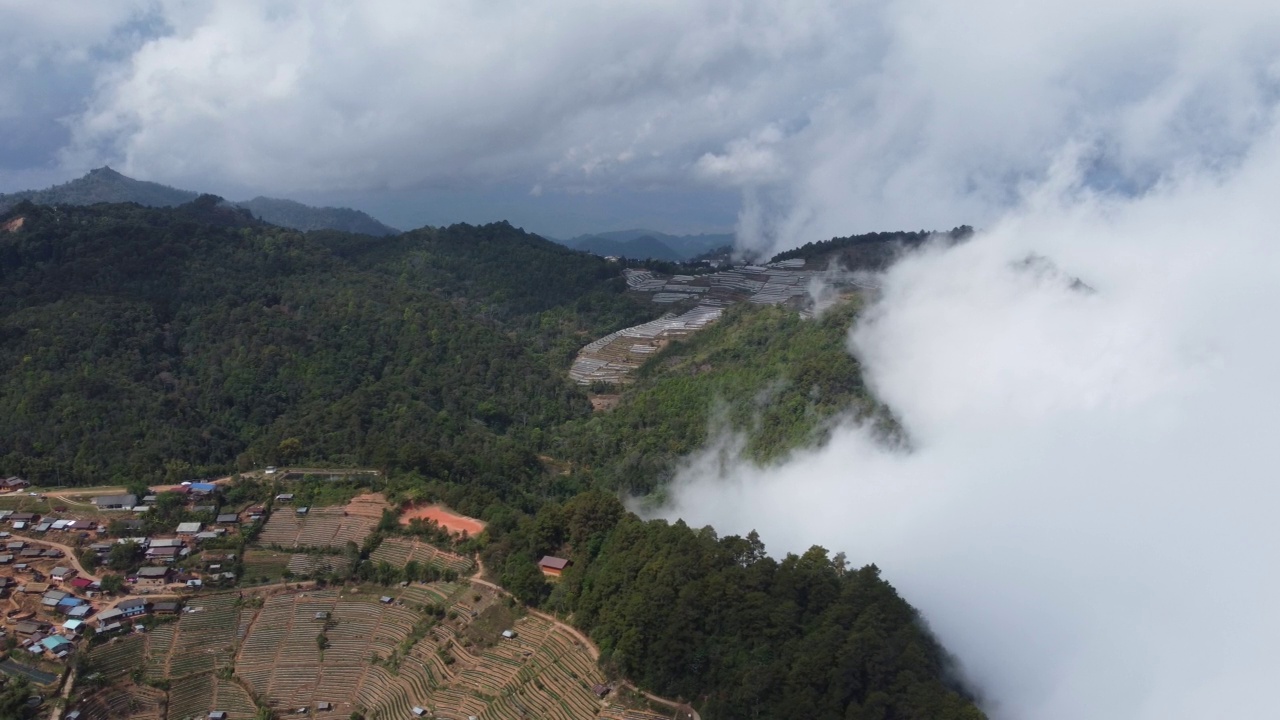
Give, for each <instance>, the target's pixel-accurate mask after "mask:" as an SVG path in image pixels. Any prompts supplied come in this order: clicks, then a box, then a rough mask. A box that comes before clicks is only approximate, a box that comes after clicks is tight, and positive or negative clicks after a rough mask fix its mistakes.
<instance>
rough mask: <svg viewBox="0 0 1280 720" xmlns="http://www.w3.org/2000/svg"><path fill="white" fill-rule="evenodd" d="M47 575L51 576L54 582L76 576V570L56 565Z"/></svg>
mask: <svg viewBox="0 0 1280 720" xmlns="http://www.w3.org/2000/svg"><path fill="white" fill-rule="evenodd" d="M49 575H50V576H51V577H52V578H53V581H54V582H58V583H60V582H63V581H66V580H70V579H72V578H74V577H75V576H76V571H75V568H69V567H56V568H54V569H53V572H51V573H49Z"/></svg>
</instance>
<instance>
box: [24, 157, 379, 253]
mask: <svg viewBox="0 0 1280 720" xmlns="http://www.w3.org/2000/svg"><path fill="white" fill-rule="evenodd" d="M198 195H199V193H195V192H192V191H190V190H180V189H178V188H174V187H169V186H168V185H161V184H160V183H154V182H149V181H146V180H134V179H133V178H131V177H128V176H126V175H122V174H120V173H118V172H116V171H115V170H112V169H111V168H109V167H101V168H96V169H94V170H90V171H89V172H88V173H86V174H85V176H84V177H81V178H76V179H75V180H72V181H70V182H66V183H62V184H61V185H54V186H53V187H50V188H46V189H44V190H23V191H21V192H15V193H9V194H4V193H0V212H5V211H7V210H9V209H10V208H12V207H14V206H15V205H17V204H18V203H20V202H23V201H28V202H33V203H35V204H37V205H93V204H95V203H127V202H131V203H137V204H139V205H143V206H146V207H176V206H178V205H182V204H184V203H189V202H191V201H192V200H195V199H196V197H198ZM228 204H230V205H235V206H237V207H242V208H245V209H246V210H249V211H250V212H252V213H253V215H254V217H257V218H259V219H261V220H265V221H267V222H269V223H271V224H272V225H279V226H280V227H287V228H293V229H294V230H303V231H307V230H339V231H342V232H351V233H362V234H365V235H378V236H381V235H395V234H397V233H399V232H400V231H399V230H397V229H395V228H393V227H391V226H389V225H384V224H383V223H380V222H378V221H377V220H375V219H374V218H372V217H370V216H369V215H368V214H367V213H364V212H361V211H359V210H352V209H350V208H335V207H312V206H310V205H304V204H302V203H300V202H294V201H293V200H279V199H276V198H267V197H256V198H254V199H252V200H245V201H243V202H235V203H228Z"/></svg>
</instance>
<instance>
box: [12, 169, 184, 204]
mask: <svg viewBox="0 0 1280 720" xmlns="http://www.w3.org/2000/svg"><path fill="white" fill-rule="evenodd" d="M198 195H199V193H194V192H191V191H190V190H179V189H178V188H173V187H169V186H168V185H161V184H160V183H153V182H146V181H144V180H134V179H133V178H130V177H125V176H124V175H121V174H120V173H118V172H116V171H115V170H112V169H111V168H109V167H100V168H96V169H94V170H90V171H89V172H88V174H86V175H85V176H84V177H82V178H77V179H75V180H72V181H70V182H66V183H63V184H61V185H54V186H53V187H51V188H47V189H45V190H24V191H22V192H16V193H10V194H7V195H6V194H3V193H0V212H5V211H6V210H8V209H10V208H12V207H13V206H14V205H17V204H18V203H20V202H22V201H24V200H27V201H30V202H33V203H36V204H37V205H93V204H94V203H124V202H135V203H138V204H139V205H146V206H148V207H173V206H175V205H181V204H183V203H189V202H191V201H192V200H195V199H196V197H197V196H198Z"/></svg>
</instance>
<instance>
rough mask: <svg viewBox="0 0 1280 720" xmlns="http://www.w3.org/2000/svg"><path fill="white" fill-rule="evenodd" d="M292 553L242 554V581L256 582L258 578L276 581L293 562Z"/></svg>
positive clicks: (257, 552) (256, 552)
mask: <svg viewBox="0 0 1280 720" xmlns="http://www.w3.org/2000/svg"><path fill="white" fill-rule="evenodd" d="M293 555H294V553H290V552H282V551H280V550H256V549H255V550H246V551H245V553H244V576H243V577H244V579H245V580H247V581H253V582H256V581H258V580H259V579H260V578H267V579H268V580H277V579H279V578H280V576H281V575H282V574H284V570H285V568H287V567H289V562H290V561H291V560H293Z"/></svg>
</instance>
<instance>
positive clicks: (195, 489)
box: [186, 482, 218, 495]
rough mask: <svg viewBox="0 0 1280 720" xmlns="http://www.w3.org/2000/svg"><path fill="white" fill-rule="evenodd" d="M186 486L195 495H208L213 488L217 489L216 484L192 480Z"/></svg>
mask: <svg viewBox="0 0 1280 720" xmlns="http://www.w3.org/2000/svg"><path fill="white" fill-rule="evenodd" d="M186 488H187V489H188V490H190V491H191V492H192V493H193V494H196V495H208V494H209V493H211V492H213V491H214V490H217V489H218V486H217V485H214V484H213V483H207V482H193V483H191V484H190V485H187V486H186Z"/></svg>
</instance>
